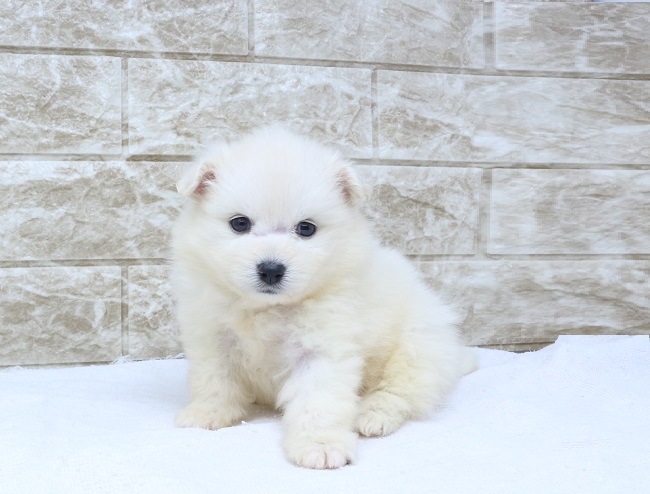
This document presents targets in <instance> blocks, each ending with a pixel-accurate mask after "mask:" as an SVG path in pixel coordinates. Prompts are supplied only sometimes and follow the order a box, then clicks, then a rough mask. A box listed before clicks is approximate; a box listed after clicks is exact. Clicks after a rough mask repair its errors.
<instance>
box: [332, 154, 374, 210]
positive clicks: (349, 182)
mask: <svg viewBox="0 0 650 494" xmlns="http://www.w3.org/2000/svg"><path fill="white" fill-rule="evenodd" d="M336 185H337V186H338V188H339V190H340V191H341V194H342V195H343V199H345V202H347V203H348V204H349V205H350V206H357V205H359V204H361V203H362V202H364V201H366V200H367V199H369V198H370V188H369V187H365V186H364V185H363V184H362V183H361V182H360V181H359V178H358V177H357V174H356V173H355V172H354V170H353V169H352V166H351V165H350V164H349V163H347V162H344V163H343V164H342V167H341V169H340V170H339V171H338V172H337V174H336Z"/></svg>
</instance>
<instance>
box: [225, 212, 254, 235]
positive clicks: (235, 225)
mask: <svg viewBox="0 0 650 494" xmlns="http://www.w3.org/2000/svg"><path fill="white" fill-rule="evenodd" d="M230 228H232V229H233V230H234V231H236V232H237V233H246V232H248V231H249V230H250V229H251V220H250V219H248V218H247V217H246V216H235V217H234V218H233V219H231V220H230Z"/></svg>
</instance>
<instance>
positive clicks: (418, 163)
mask: <svg viewBox="0 0 650 494" xmlns="http://www.w3.org/2000/svg"><path fill="white" fill-rule="evenodd" d="M348 159H349V160H350V161H351V162H352V163H354V164H356V165H360V166H411V167H432V168H434V167H436V168H440V167H445V168H483V169H496V168H499V169H504V170H620V171H625V170H627V171H644V170H650V163H636V164H627V163H563V162H557V163H555V162H554V163H518V162H507V161H503V162H480V161H438V160H427V159H391V158H381V159H380V158H354V157H350V158H348ZM0 161H70V162H75V161H126V162H139V161H142V162H160V163H176V162H181V163H186V162H187V163H189V162H192V161H194V156H192V155H187V154H169V155H161V154H139V155H131V156H126V157H122V156H121V155H115V154H52V153H46V154H36V153H24V154H22V153H20V154H19V153H11V154H8V153H4V154H0Z"/></svg>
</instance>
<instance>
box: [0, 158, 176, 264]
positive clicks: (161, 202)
mask: <svg viewBox="0 0 650 494" xmlns="http://www.w3.org/2000/svg"><path fill="white" fill-rule="evenodd" d="M179 166H182V165H180V164H176V163H142V162H133V163H131V162H130V163H124V162H117V161H108V162H79V161H65V162H64V161H55V162H45V161H5V162H0V211H4V212H5V214H2V215H0V231H2V235H1V236H0V259H2V260H25V259H118V258H139V257H166V256H167V254H168V250H167V249H168V243H169V233H170V230H171V225H172V223H173V220H174V218H175V217H176V214H177V212H178V208H179V207H180V204H181V202H180V197H179V196H178V194H177V192H176V188H175V185H176V180H177V178H178V175H179V173H178V167H179Z"/></svg>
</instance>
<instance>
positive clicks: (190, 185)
mask: <svg viewBox="0 0 650 494" xmlns="http://www.w3.org/2000/svg"><path fill="white" fill-rule="evenodd" d="M215 169H216V165H215V163H213V162H210V161H199V162H198V163H195V164H193V165H192V166H191V167H190V168H189V169H188V170H187V171H186V172H185V173H184V174H183V176H182V177H181V179H180V180H179V181H178V183H177V184H176V189H177V190H178V192H179V193H180V194H181V195H182V196H185V197H195V198H200V197H202V196H203V195H205V193H206V192H207V191H208V188H209V187H210V184H211V183H214V182H216V181H217V173H216V170H215Z"/></svg>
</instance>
